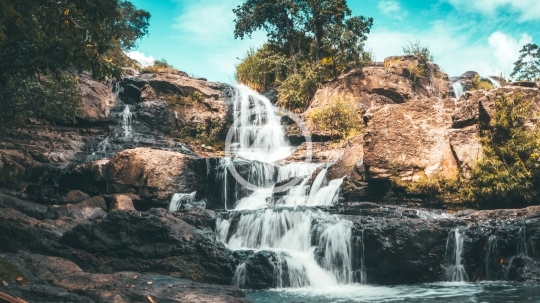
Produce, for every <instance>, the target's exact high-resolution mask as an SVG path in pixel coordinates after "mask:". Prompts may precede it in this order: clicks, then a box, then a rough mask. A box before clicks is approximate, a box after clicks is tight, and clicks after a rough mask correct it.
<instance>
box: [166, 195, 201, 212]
mask: <svg viewBox="0 0 540 303" xmlns="http://www.w3.org/2000/svg"><path fill="white" fill-rule="evenodd" d="M196 194H197V192H196V191H194V192H192V193H190V194H174V195H173V197H172V199H171V203H169V211H170V212H175V211H179V210H180V209H182V208H185V207H186V206H189V205H190V204H191V203H192V202H194V201H195V195H196Z"/></svg>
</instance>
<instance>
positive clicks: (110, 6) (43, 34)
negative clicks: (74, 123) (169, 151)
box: [0, 0, 150, 125]
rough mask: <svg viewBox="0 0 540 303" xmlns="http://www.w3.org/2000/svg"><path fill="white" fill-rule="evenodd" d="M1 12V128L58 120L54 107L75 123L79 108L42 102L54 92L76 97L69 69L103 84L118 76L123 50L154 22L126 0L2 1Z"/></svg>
mask: <svg viewBox="0 0 540 303" xmlns="http://www.w3.org/2000/svg"><path fill="white" fill-rule="evenodd" d="M0 8H1V10H0V58H2V60H0V70H1V71H2V73H0V98H1V99H0V123H2V125H4V124H5V123H9V122H16V121H19V120H20V119H21V118H24V117H29V116H41V117H48V118H51V119H54V117H55V109H56V108H58V109H60V108H63V109H65V110H66V112H63V113H60V111H59V112H58V116H59V117H61V118H59V120H60V121H62V122H66V121H67V120H73V119H74V116H75V110H76V108H77V106H75V103H73V104H72V103H71V102H68V103H69V104H72V105H70V106H68V107H66V108H64V107H63V106H62V105H65V104H64V103H62V104H58V102H56V101H55V106H52V107H51V106H49V105H50V104H45V103H44V102H45V101H47V100H49V101H51V100H52V99H51V98H48V97H46V96H48V95H50V94H49V93H51V91H50V90H51V89H53V88H54V89H57V90H60V91H65V92H66V93H67V95H65V96H66V98H67V99H69V98H68V95H70V96H72V97H73V98H76V96H75V95H74V94H72V92H73V87H74V85H75V82H74V81H73V80H74V78H73V76H70V75H69V74H67V73H66V71H67V70H69V69H75V70H74V71H78V72H82V71H91V72H92V75H93V76H94V77H95V78H96V79H100V80H102V79H106V78H109V77H119V76H120V72H121V66H120V65H119V63H120V62H121V61H123V60H125V59H126V55H125V54H124V52H123V51H122V50H129V49H132V48H133V47H134V46H135V45H136V42H137V40H138V39H139V38H141V37H142V36H144V35H145V34H147V30H148V24H149V23H148V22H149V18H150V14H149V13H148V12H146V11H144V10H138V9H136V8H135V7H134V6H133V4H131V3H130V2H128V1H122V0H41V1H34V0H17V1H9V0H0ZM21 85H22V86H21ZM52 92H54V91H52ZM60 99H62V100H64V99H65V98H60ZM49 101H47V102H49ZM64 101H65V100H64ZM66 104H67V103H66ZM36 106H39V107H40V108H36ZM45 108H47V109H48V110H47V112H48V114H46V115H45V114H43V111H42V109H45ZM68 116H69V117H70V118H69V119H67V117H68Z"/></svg>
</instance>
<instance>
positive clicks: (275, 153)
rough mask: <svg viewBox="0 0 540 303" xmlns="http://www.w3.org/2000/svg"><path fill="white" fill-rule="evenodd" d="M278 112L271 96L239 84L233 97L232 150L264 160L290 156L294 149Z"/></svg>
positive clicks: (248, 156)
mask: <svg viewBox="0 0 540 303" xmlns="http://www.w3.org/2000/svg"><path fill="white" fill-rule="evenodd" d="M275 111H276V109H275V108H274V106H273V105H272V103H271V102H270V100H268V98H266V97H264V96H262V95H260V94H258V93H257V92H255V91H253V90H251V89H250V88H248V87H247V86H245V85H238V86H237V87H236V89H235V91H234V97H233V117H234V123H233V126H232V128H233V138H232V142H230V144H229V146H228V148H229V149H230V150H229V151H230V152H232V153H234V154H236V155H238V156H241V157H243V158H245V159H249V160H258V161H261V162H274V161H277V160H281V159H283V158H285V157H287V156H288V155H289V154H290V153H291V152H292V148H291V146H290V145H289V144H288V142H287V140H286V139H285V131H284V129H283V127H282V125H281V119H280V118H279V117H278V116H277V115H276V113H275Z"/></svg>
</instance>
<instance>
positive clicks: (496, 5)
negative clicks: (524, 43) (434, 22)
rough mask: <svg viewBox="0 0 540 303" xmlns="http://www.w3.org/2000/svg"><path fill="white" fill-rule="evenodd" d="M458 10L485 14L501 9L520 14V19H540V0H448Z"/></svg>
mask: <svg viewBox="0 0 540 303" xmlns="http://www.w3.org/2000/svg"><path fill="white" fill-rule="evenodd" d="M446 1H447V2H449V3H450V4H452V5H453V6H454V7H456V9H458V10H464V11H475V12H478V13H481V14H484V15H493V14H495V13H496V12H497V10H499V9H505V10H510V11H512V12H514V13H518V14H519V15H520V17H519V21H520V22H524V21H531V20H537V19H540V3H539V1H538V0H446Z"/></svg>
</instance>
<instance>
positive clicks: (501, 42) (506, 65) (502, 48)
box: [488, 31, 532, 74]
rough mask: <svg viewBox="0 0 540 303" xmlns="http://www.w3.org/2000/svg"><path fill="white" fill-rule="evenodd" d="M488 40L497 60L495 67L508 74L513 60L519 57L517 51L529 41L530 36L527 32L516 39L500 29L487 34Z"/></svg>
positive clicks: (530, 40) (530, 39)
mask: <svg viewBox="0 0 540 303" xmlns="http://www.w3.org/2000/svg"><path fill="white" fill-rule="evenodd" d="M488 41H489V45H490V46H491V48H492V50H493V55H494V57H495V59H496V60H497V65H498V66H497V67H498V68H499V69H500V70H501V71H502V72H504V73H507V74H508V73H509V71H511V70H512V69H513V66H514V62H515V61H516V60H517V59H518V57H519V51H520V50H521V48H522V47H523V45H525V44H527V43H531V42H532V38H531V36H529V35H528V34H527V33H524V34H522V35H521V38H520V39H519V40H517V39H514V38H512V37H511V36H509V35H506V34H503V33H502V32H500V31H496V32H494V33H493V34H491V36H489V39H488Z"/></svg>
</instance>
